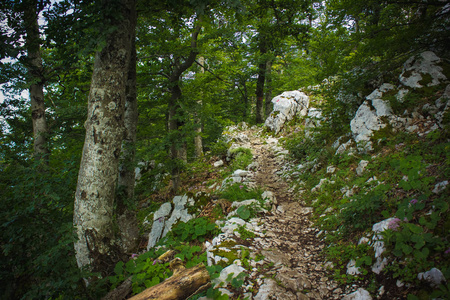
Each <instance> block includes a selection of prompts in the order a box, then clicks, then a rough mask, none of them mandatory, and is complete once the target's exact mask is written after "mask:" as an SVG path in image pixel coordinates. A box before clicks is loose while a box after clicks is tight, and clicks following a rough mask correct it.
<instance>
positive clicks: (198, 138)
mask: <svg viewBox="0 0 450 300" xmlns="http://www.w3.org/2000/svg"><path fill="white" fill-rule="evenodd" d="M199 63H200V65H201V72H202V73H205V67H204V64H205V58H204V57H203V56H201V57H200V58H199ZM197 104H198V105H199V107H200V109H201V107H202V106H203V95H202V94H200V100H198V101H197ZM194 119H195V123H196V125H197V128H196V129H195V137H194V148H195V156H196V157H202V156H203V141H202V120H201V118H200V117H199V113H198V112H197V113H195V116H194Z"/></svg>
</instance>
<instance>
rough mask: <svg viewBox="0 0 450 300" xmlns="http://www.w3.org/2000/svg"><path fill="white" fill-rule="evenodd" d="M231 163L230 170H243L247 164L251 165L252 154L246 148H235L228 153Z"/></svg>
mask: <svg viewBox="0 0 450 300" xmlns="http://www.w3.org/2000/svg"><path fill="white" fill-rule="evenodd" d="M230 154H231V156H232V157H233V161H232V162H231V170H232V171H235V170H238V169H241V170H245V169H246V168H247V166H248V165H249V164H251V163H252V160H253V154H252V151H251V150H250V149H248V148H242V147H239V148H236V149H233V150H231V151H230Z"/></svg>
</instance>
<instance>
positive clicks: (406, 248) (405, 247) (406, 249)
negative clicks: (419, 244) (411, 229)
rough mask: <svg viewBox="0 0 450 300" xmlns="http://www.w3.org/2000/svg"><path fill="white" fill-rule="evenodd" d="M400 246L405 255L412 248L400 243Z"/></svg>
mask: <svg viewBox="0 0 450 300" xmlns="http://www.w3.org/2000/svg"><path fill="white" fill-rule="evenodd" d="M401 247H402V251H403V253H405V254H406V255H408V254H410V253H411V252H412V251H413V248H412V247H411V246H410V245H408V244H402V246H401Z"/></svg>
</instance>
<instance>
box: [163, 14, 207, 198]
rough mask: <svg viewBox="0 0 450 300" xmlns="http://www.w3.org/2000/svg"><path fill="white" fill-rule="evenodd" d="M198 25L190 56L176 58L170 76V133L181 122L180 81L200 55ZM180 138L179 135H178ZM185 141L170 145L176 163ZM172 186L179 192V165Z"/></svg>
mask: <svg viewBox="0 0 450 300" xmlns="http://www.w3.org/2000/svg"><path fill="white" fill-rule="evenodd" d="M197 22H198V23H197V24H196V26H195V27H194V31H193V32H192V36H191V44H190V51H189V55H188V56H187V57H186V58H185V59H183V58H182V57H176V58H175V60H174V62H175V64H174V65H173V67H172V72H171V73H170V74H168V81H169V89H170V93H171V96H170V100H169V102H168V104H169V106H168V108H169V115H168V116H169V118H168V129H169V133H175V132H177V131H178V127H179V125H180V121H179V119H178V118H177V115H178V114H179V113H180V112H179V108H180V103H179V101H180V100H181V97H182V91H181V87H180V84H181V83H180V81H181V75H182V74H183V73H184V72H185V71H186V70H187V69H188V68H189V67H191V66H192V64H193V63H194V62H195V58H196V57H197V55H198V53H199V52H198V48H197V40H198V35H199V33H200V31H201V29H202V24H201V20H198V21H197ZM178 136H179V135H178ZM184 142H185V141H182V143H181V145H180V141H175V140H172V143H171V145H170V153H171V157H172V159H173V160H174V161H177V160H180V159H183V158H184V157H183V155H180V148H181V149H182V148H183V147H184V145H183V143H184ZM180 146H181V147H180ZM181 153H182V152H181ZM172 185H173V190H174V191H175V192H176V191H178V188H179V185H180V169H179V166H178V164H177V163H175V166H174V167H173V168H172Z"/></svg>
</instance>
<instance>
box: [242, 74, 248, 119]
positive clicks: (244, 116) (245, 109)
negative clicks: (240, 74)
mask: <svg viewBox="0 0 450 300" xmlns="http://www.w3.org/2000/svg"><path fill="white" fill-rule="evenodd" d="M243 87H244V93H243V97H244V112H243V113H242V118H243V119H244V121H247V115H248V90H247V81H246V80H243Z"/></svg>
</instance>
